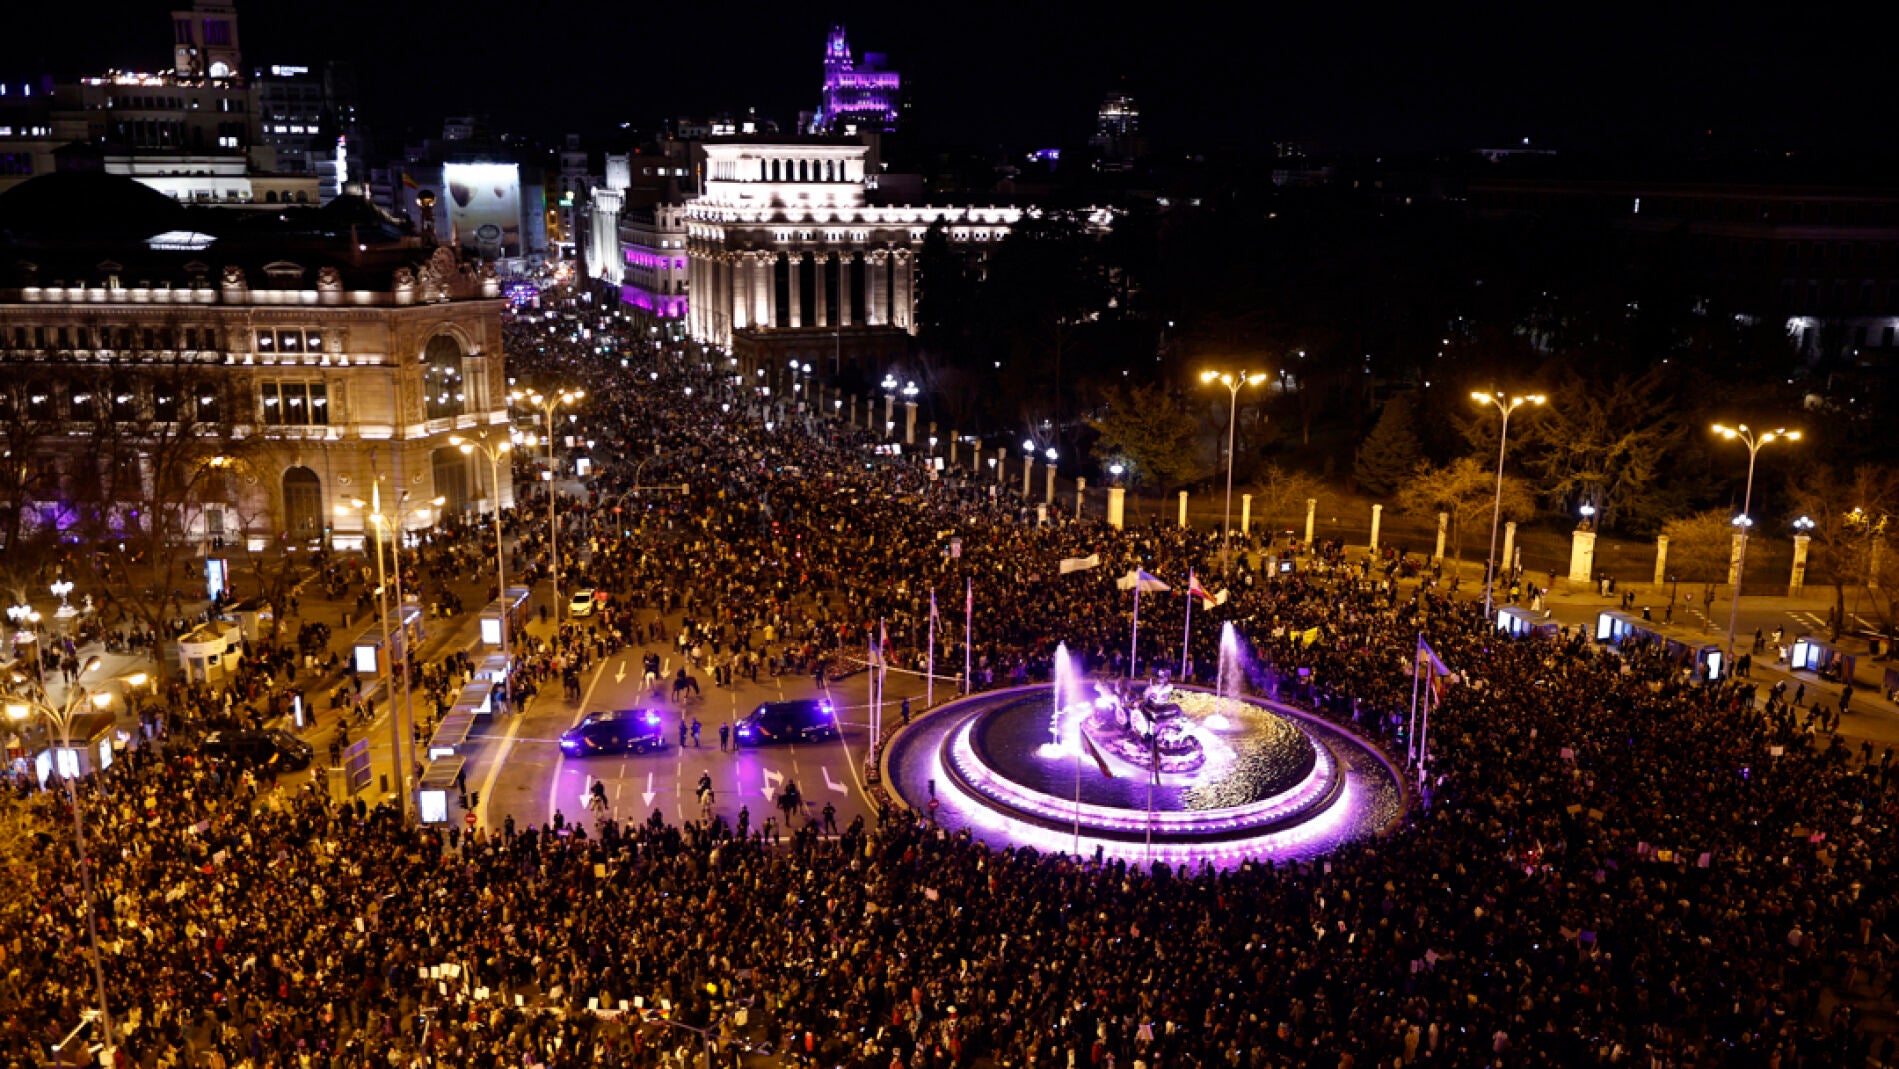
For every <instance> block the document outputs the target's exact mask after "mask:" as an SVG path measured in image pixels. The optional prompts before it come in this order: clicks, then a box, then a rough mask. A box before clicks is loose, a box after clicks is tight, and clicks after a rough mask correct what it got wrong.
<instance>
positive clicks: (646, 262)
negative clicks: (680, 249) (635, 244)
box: [626, 249, 686, 271]
mask: <svg viewBox="0 0 1899 1069" xmlns="http://www.w3.org/2000/svg"><path fill="white" fill-rule="evenodd" d="M626 262H627V263H629V264H632V265H633V266H634V267H648V268H651V269H653V270H655V271H664V270H666V269H667V268H671V269H673V270H674V271H684V270H685V269H686V258H685V257H683V256H657V255H655V254H653V253H650V252H647V251H645V250H644V249H628V250H626Z"/></svg>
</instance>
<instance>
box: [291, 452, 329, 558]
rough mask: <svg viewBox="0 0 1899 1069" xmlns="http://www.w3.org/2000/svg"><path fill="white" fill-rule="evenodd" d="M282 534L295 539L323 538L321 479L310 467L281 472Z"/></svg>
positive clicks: (300, 540)
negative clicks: (282, 474) (282, 483)
mask: <svg viewBox="0 0 1899 1069" xmlns="http://www.w3.org/2000/svg"><path fill="white" fill-rule="evenodd" d="M284 533H285V534H287V535H289V536H290V538H291V540H292V541H296V542H303V541H308V540H310V539H312V538H321V537H323V480H321V479H319V478H317V473H316V472H314V471H311V470H310V469H309V468H304V467H296V468H291V469H290V470H289V471H286V472H284Z"/></svg>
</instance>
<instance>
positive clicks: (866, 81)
mask: <svg viewBox="0 0 1899 1069" xmlns="http://www.w3.org/2000/svg"><path fill="white" fill-rule="evenodd" d="M902 86H903V78H902V76H901V75H899V74H898V73H897V72H896V71H888V70H885V69H884V57H883V53H881V52H866V53H864V59H863V62H861V63H859V62H857V61H856V60H855V59H853V58H852V56H851V43H850V40H849V39H848V38H846V37H845V35H844V27H842V26H833V27H831V36H830V38H829V39H828V40H826V41H825V43H824V103H823V105H822V106H820V107H819V109H818V114H817V117H816V119H814V120H813V122H812V127H813V129H812V132H813V133H819V134H851V133H857V132H860V131H865V130H879V131H889V130H895V129H896V128H897V95H898V92H899V91H900V90H901V89H902Z"/></svg>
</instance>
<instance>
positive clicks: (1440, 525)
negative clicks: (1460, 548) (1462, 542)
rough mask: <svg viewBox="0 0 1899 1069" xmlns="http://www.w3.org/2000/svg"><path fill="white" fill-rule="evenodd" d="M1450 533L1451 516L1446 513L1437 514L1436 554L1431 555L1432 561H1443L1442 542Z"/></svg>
mask: <svg viewBox="0 0 1899 1069" xmlns="http://www.w3.org/2000/svg"><path fill="white" fill-rule="evenodd" d="M1450 533H1451V514H1450V513H1448V512H1440V513H1438V514H1437V552H1436V553H1433V554H1431V559H1432V560H1443V559H1444V540H1445V539H1446V538H1448V537H1449V536H1450Z"/></svg>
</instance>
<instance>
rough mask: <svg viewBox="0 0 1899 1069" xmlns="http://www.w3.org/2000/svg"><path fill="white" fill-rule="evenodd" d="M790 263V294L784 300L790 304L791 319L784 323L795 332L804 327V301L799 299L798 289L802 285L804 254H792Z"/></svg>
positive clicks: (799, 291) (800, 291) (799, 292)
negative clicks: (789, 325)
mask: <svg viewBox="0 0 1899 1069" xmlns="http://www.w3.org/2000/svg"><path fill="white" fill-rule="evenodd" d="M790 263H791V292H790V293H789V294H788V295H787V296H786V300H789V301H790V302H791V317H790V318H789V319H788V320H786V322H788V323H790V324H791V328H792V329H793V330H796V329H798V328H799V327H802V326H804V300H803V299H802V297H801V294H802V292H803V291H802V290H801V289H800V287H801V286H803V284H804V283H803V275H804V253H803V252H793V253H792V254H791V259H790Z"/></svg>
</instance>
